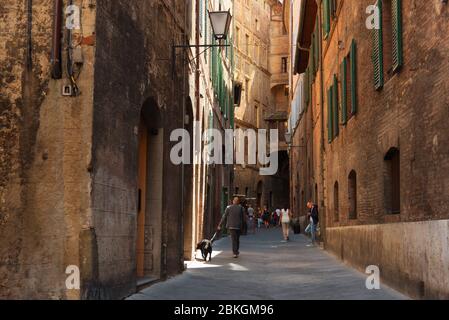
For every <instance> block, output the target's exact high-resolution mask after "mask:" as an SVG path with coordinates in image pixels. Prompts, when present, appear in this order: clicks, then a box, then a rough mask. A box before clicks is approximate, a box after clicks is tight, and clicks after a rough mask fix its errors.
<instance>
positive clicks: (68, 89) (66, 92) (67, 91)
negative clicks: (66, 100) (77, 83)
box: [62, 84, 73, 97]
mask: <svg viewBox="0 0 449 320" xmlns="http://www.w3.org/2000/svg"><path fill="white" fill-rule="evenodd" d="M62 95H63V96H64V97H71V96H72V95H73V88H72V86H71V85H70V84H64V85H63V86H62Z"/></svg>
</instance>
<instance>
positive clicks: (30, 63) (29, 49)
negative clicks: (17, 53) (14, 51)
mask: <svg viewBox="0 0 449 320" xmlns="http://www.w3.org/2000/svg"><path fill="white" fill-rule="evenodd" d="M26 9H27V52H26V66H27V70H28V71H31V69H32V66H33V58H32V50H33V49H32V28H33V0H28V1H27V3H26Z"/></svg>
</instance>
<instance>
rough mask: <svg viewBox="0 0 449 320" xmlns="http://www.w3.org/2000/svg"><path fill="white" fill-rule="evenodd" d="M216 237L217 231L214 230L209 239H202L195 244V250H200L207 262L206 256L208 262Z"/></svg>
mask: <svg viewBox="0 0 449 320" xmlns="http://www.w3.org/2000/svg"><path fill="white" fill-rule="evenodd" d="M216 238H217V233H216V232H215V234H214V236H213V237H212V239H211V240H207V239H204V240H202V241H201V242H200V243H198V244H197V246H196V250H201V255H202V256H203V259H204V261H205V262H207V257H209V262H211V261H212V251H213V249H212V247H213V244H214V242H215V239H216Z"/></svg>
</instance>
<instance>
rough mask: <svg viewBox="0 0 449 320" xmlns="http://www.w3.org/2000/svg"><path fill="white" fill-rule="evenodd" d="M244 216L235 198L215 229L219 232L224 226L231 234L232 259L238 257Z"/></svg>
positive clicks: (238, 201)
mask: <svg viewBox="0 0 449 320" xmlns="http://www.w3.org/2000/svg"><path fill="white" fill-rule="evenodd" d="M244 214H245V213H244V211H243V208H242V206H241V205H240V199H239V198H238V197H235V198H234V200H233V201H232V205H230V206H229V207H227V208H226V210H225V213H224V215H223V217H222V218H221V221H220V224H219V225H218V228H217V229H218V230H219V231H220V230H221V229H222V226H223V225H225V224H226V228H227V229H228V230H229V232H230V234H231V240H232V252H233V253H234V258H238V257H239V255H240V235H241V232H242V228H243V225H244V221H243V219H244Z"/></svg>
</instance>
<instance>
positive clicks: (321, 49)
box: [317, 0, 326, 247]
mask: <svg viewBox="0 0 449 320" xmlns="http://www.w3.org/2000/svg"><path fill="white" fill-rule="evenodd" d="M321 5H322V1H321V0H317V6H318V13H317V16H318V23H319V25H322V22H323V21H322V19H321V14H320V12H321ZM319 34H320V35H319V37H320V41H319V50H318V51H319V56H320V68H319V69H320V97H321V98H320V103H321V106H320V108H321V117H320V120H321V141H320V145H321V147H320V166H321V170H320V183H321V192H320V193H321V197H320V198H321V206H320V209H321V210H320V212H321V213H320V215H321V217H320V221H321V230H322V231H323V233H322V234H323V241H324V246H325V247H326V214H325V212H326V208H325V201H324V198H325V192H324V189H325V186H324V184H325V179H324V152H325V148H324V144H325V142H324V141H325V138H324V134H325V132H324V71H323V63H324V57H323V35H322V32H319ZM323 222H324V223H323Z"/></svg>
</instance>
